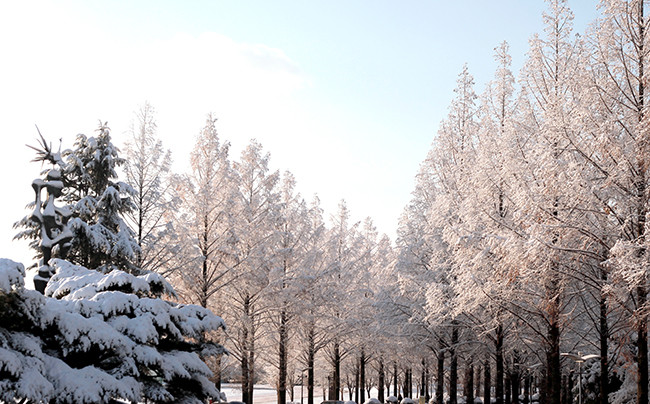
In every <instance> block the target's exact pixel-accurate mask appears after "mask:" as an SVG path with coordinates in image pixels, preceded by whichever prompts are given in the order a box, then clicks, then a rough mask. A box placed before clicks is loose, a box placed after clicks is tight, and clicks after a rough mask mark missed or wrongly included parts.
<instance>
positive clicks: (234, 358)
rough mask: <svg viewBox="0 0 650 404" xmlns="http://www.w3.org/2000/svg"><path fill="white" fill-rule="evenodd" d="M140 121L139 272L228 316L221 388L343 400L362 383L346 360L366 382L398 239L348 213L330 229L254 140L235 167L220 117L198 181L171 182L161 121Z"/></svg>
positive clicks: (189, 176) (336, 217)
mask: <svg viewBox="0 0 650 404" xmlns="http://www.w3.org/2000/svg"><path fill="white" fill-rule="evenodd" d="M136 115H137V116H136V119H135V120H134V124H133V126H132V129H131V131H130V135H131V136H130V138H131V139H130V141H129V143H128V144H127V146H126V147H125V153H126V154H125V155H126V159H125V162H126V164H125V166H124V172H125V174H126V180H127V182H128V183H129V184H130V185H131V186H132V187H133V190H134V192H133V195H132V200H133V202H134V209H133V210H131V211H130V212H128V214H127V216H126V218H127V222H128V223H129V225H130V227H131V228H132V229H133V231H134V233H135V235H136V240H137V242H138V245H139V248H140V249H139V252H138V253H137V260H138V266H139V267H141V268H146V269H151V270H154V271H157V272H158V273H161V274H164V275H165V276H166V277H167V279H169V280H170V282H171V283H172V284H173V285H174V287H175V288H176V291H177V292H178V294H179V296H180V298H181V299H182V300H183V301H185V302H191V303H195V304H198V305H200V306H203V307H206V308H209V309H211V310H213V311H214V312H216V313H219V314H220V315H222V316H223V317H224V319H225V321H226V323H227V325H228V328H227V331H225V332H218V333H214V334H213V335H210V338H212V339H213V340H214V341H216V342H219V343H223V344H224V345H225V346H226V347H227V348H228V350H229V355H227V356H219V357H217V358H216V360H212V361H211V362H210V365H211V367H212V368H213V370H214V371H215V382H216V383H217V387H220V382H221V379H222V377H223V379H225V380H227V379H239V378H240V377H241V385H242V392H243V394H242V395H243V397H242V400H243V401H244V402H246V403H249V404H250V403H252V392H253V383H254V382H258V381H260V380H264V381H266V382H269V383H272V384H273V385H275V386H276V387H277V391H278V402H280V403H284V402H286V401H293V399H295V398H294V397H293V396H291V397H289V400H287V391H289V392H293V385H294V384H295V383H298V382H300V383H303V384H304V385H305V388H306V391H305V393H306V397H307V401H308V403H309V404H312V403H313V402H314V397H315V396H318V395H320V393H319V392H317V391H316V390H315V387H316V386H328V387H329V391H328V393H327V396H328V397H340V395H341V391H342V390H343V388H344V387H345V386H344V384H345V383H344V381H347V382H348V383H347V385H348V387H350V386H351V385H352V384H353V383H352V382H351V381H350V372H346V369H344V367H345V366H346V365H347V364H348V361H346V358H347V357H349V356H354V357H355V360H356V359H357V357H358V358H360V359H359V360H361V364H360V365H359V366H358V368H360V369H362V372H364V371H365V365H366V363H367V362H368V361H369V359H370V358H371V356H372V355H373V353H374V352H375V350H376V347H375V346H373V345H374V342H369V340H368V338H370V337H371V336H373V333H375V332H377V331H375V330H373V329H372V327H375V326H376V324H375V322H374V321H375V314H374V310H375V309H374V307H373V304H374V302H375V300H374V298H375V294H376V292H377V290H378V289H377V284H378V281H377V279H378V278H379V279H380V278H382V277H384V276H385V275H384V274H385V273H386V271H387V269H388V267H389V264H390V262H391V260H392V258H391V257H392V247H391V243H390V240H389V239H388V238H387V237H385V236H384V237H379V236H378V234H377V231H376V230H375V227H374V226H373V223H372V221H371V220H370V219H366V220H365V221H364V222H363V223H356V224H353V223H350V221H349V212H348V210H347V208H346V205H345V203H344V202H341V204H340V206H339V210H338V212H336V213H335V214H333V215H332V216H331V218H330V220H327V219H325V218H323V211H322V209H321V208H320V206H319V201H318V198H317V197H314V198H313V200H312V201H311V202H306V201H305V200H304V199H303V198H302V197H301V196H300V194H298V193H297V192H296V181H295V179H294V177H293V176H292V175H291V173H289V172H285V173H284V174H280V173H279V172H271V171H270V169H269V160H270V156H269V154H268V153H264V151H263V149H262V146H261V145H260V144H259V143H257V142H256V141H252V142H251V143H250V144H249V145H248V147H246V148H245V149H244V150H243V151H242V153H241V156H240V158H239V160H235V161H231V160H230V156H229V144H228V143H227V142H224V141H222V140H220V138H219V136H218V134H217V130H216V126H215V125H216V119H215V118H214V117H213V116H212V115H208V117H207V119H206V123H205V125H204V127H203V128H202V129H201V131H200V133H199V134H198V136H197V137H196V143H195V146H194V149H193V151H192V153H191V156H190V167H191V170H190V172H188V173H186V174H184V175H177V174H172V173H171V170H170V166H171V164H170V163H171V161H170V156H169V153H168V152H166V151H165V150H164V148H163V147H162V144H161V143H160V141H158V140H157V138H156V121H155V110H154V109H153V107H151V106H150V105H148V104H145V105H144V106H143V107H142V108H141V109H140V111H138V113H137V114H136ZM326 222H327V223H326ZM373 278H374V279H373ZM364 341H365V342H364ZM357 351H359V352H360V353H359V354H358V355H357V354H355V355H352V352H357ZM233 367H234V368H235V369H234V370H233ZM222 370H223V374H222ZM355 371H357V370H355ZM357 372H358V371H357ZM369 373H370V372H369ZM364 376H365V375H362V376H361V380H362V381H356V379H355V382H354V385H355V386H361V385H362V384H363V383H365V382H364V381H363V380H364ZM346 378H347V379H346ZM303 379H304V380H303ZM290 394H292V393H290ZM357 395H358V396H359V397H362V398H363V397H364V396H366V390H363V391H359V392H358V393H357ZM361 401H363V400H361Z"/></svg>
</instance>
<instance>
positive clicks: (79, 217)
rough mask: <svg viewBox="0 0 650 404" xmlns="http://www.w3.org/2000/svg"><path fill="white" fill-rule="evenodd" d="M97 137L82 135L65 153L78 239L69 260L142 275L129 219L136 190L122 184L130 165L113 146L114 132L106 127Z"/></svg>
mask: <svg viewBox="0 0 650 404" xmlns="http://www.w3.org/2000/svg"><path fill="white" fill-rule="evenodd" d="M97 132H98V134H97V136H91V137H87V136H85V135H83V134H79V135H77V139H76V140H75V143H74V147H73V149H71V150H66V151H65V152H63V157H64V159H65V163H66V167H65V170H64V172H63V173H62V174H63V183H64V185H65V186H66V188H67V192H65V193H64V198H63V199H64V200H65V201H66V202H67V203H68V206H69V209H70V210H71V211H72V218H71V219H70V229H71V230H72V232H73V234H74V238H73V241H72V247H71V249H70V251H69V253H68V256H67V259H68V260H69V261H70V262H71V263H73V264H77V265H81V266H84V267H86V268H91V269H96V270H100V271H103V272H110V271H111V270H113V269H121V270H124V271H127V272H130V273H134V274H138V273H140V272H141V270H140V268H138V267H137V265H136V258H137V254H138V252H139V250H140V248H139V247H138V243H137V241H136V240H135V239H134V234H133V231H132V230H131V229H130V228H129V226H128V225H127V224H126V223H125V221H124V219H123V216H124V215H125V214H126V213H127V212H129V211H131V209H133V203H132V201H131V196H132V195H133V188H131V187H130V186H129V185H127V184H125V183H124V182H120V181H116V180H117V178H118V174H117V168H118V167H119V166H121V165H123V164H124V159H123V158H121V157H119V154H118V152H119V151H118V149H117V147H115V146H114V145H113V143H112V141H111V136H110V129H109V128H108V126H107V125H106V123H100V125H99V128H98V129H97Z"/></svg>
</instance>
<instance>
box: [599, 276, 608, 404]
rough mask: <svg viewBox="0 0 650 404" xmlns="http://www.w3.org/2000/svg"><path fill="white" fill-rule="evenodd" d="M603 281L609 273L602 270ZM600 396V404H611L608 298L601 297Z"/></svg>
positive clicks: (605, 280)
mask: <svg viewBox="0 0 650 404" xmlns="http://www.w3.org/2000/svg"><path fill="white" fill-rule="evenodd" d="M601 279H602V280H603V283H606V282H607V271H605V270H604V269H602V270H601ZM598 331H599V334H600V335H599V336H600V395H599V397H598V401H599V402H600V404H608V403H609V399H608V396H609V360H608V356H609V350H608V344H609V325H608V323H607V298H606V296H604V295H602V296H601V297H600V329H599V330H598Z"/></svg>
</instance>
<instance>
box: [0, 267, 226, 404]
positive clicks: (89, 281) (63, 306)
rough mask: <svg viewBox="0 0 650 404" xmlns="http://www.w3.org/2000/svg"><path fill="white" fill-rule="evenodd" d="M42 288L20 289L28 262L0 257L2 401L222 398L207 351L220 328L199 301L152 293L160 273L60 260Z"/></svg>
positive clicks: (212, 350)
mask: <svg viewBox="0 0 650 404" xmlns="http://www.w3.org/2000/svg"><path fill="white" fill-rule="evenodd" d="M53 266H54V267H55V268H56V275H55V276H54V277H53V278H52V280H51V281H50V284H49V285H48V287H47V290H46V295H47V296H43V295H41V294H40V293H38V292H36V291H32V290H27V289H25V288H24V280H23V278H24V276H25V271H24V267H23V265H22V264H18V263H15V262H13V261H10V260H6V259H2V260H0V400H3V401H6V402H13V400H14V399H18V400H23V399H27V400H29V401H30V402H52V403H66V404H67V403H75V404H77V403H79V404H80V403H108V402H110V401H111V400H115V399H123V400H127V401H142V400H143V399H145V398H146V399H147V400H148V401H149V402H154V403H172V402H173V403H202V402H204V401H205V400H206V399H208V398H213V399H217V400H221V399H223V397H222V396H221V394H220V393H219V391H217V390H216V389H215V387H214V385H213V384H212V383H211V382H210V381H209V380H208V377H209V376H210V375H211V372H210V370H209V369H208V367H207V366H206V365H205V363H203V361H202V360H201V356H202V355H205V356H208V355H215V354H218V353H222V352H223V348H222V347H221V346H219V345H216V344H205V343H202V335H203V333H205V332H208V331H211V330H215V329H218V328H219V327H223V326H224V324H223V321H222V320H221V318H219V317H217V316H215V315H214V314H212V313H211V312H210V311H209V310H206V309H204V308H202V307H200V306H194V305H177V304H173V303H169V302H166V301H164V300H162V299H160V298H155V295H156V294H158V293H159V292H158V291H160V290H164V291H165V292H167V293H171V292H172V290H171V288H170V286H169V285H168V284H167V283H166V281H165V280H164V279H162V278H161V277H159V276H157V275H155V274H147V275H143V276H134V275H130V274H127V273H125V272H121V271H113V272H111V273H110V274H108V275H102V274H100V273H99V272H97V271H92V270H88V269H86V268H83V267H79V266H75V265H72V264H70V263H69V262H67V261H62V260H55V261H54V262H53Z"/></svg>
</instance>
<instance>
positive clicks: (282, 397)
mask: <svg viewBox="0 0 650 404" xmlns="http://www.w3.org/2000/svg"><path fill="white" fill-rule="evenodd" d="M285 306H286V304H285ZM287 317H288V316H287V311H286V309H282V312H281V313H280V329H279V339H280V341H279V344H280V346H279V358H278V359H279V369H278V392H277V395H278V404H286V403H287V340H288V335H287V334H288V330H287Z"/></svg>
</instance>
